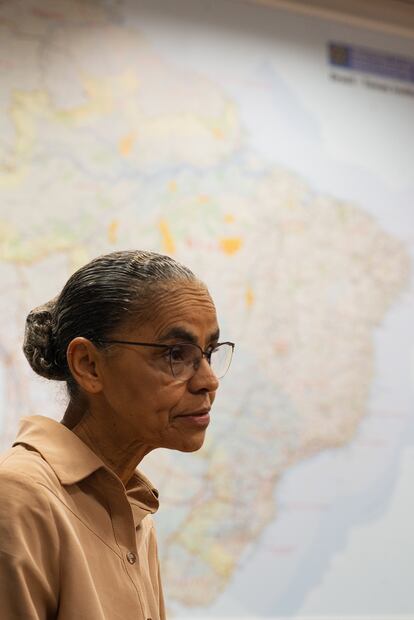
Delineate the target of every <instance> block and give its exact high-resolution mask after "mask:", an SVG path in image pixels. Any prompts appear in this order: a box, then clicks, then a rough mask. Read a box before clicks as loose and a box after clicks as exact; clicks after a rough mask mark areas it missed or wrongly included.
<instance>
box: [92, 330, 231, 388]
mask: <svg viewBox="0 0 414 620" xmlns="http://www.w3.org/2000/svg"><path fill="white" fill-rule="evenodd" d="M97 344H131V345H134V346H138V347H155V348H158V349H165V351H166V354H167V355H168V358H169V364H170V369H171V374H172V375H173V377H176V378H179V379H181V380H182V381H187V380H188V379H190V378H191V377H192V376H193V375H194V374H195V373H196V372H197V370H198V369H199V367H200V364H201V360H202V359H203V357H205V358H206V360H207V362H208V363H209V364H210V367H211V369H212V371H213V373H214V374H215V376H216V378H217V379H222V378H223V377H224V375H225V374H226V372H227V371H228V369H229V367H230V363H231V359H232V357H233V351H234V343H233V342H219V343H217V344H216V345H214V346H213V347H211V348H209V349H207V350H206V351H203V349H202V348H201V347H199V346H198V344H192V343H189V342H182V343H178V344H158V343H157V344H155V343H152V342H130V341H129V340H99V342H97Z"/></svg>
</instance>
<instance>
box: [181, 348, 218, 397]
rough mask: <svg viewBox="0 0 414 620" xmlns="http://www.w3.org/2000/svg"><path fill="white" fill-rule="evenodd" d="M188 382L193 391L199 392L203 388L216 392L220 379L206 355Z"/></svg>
mask: <svg viewBox="0 0 414 620" xmlns="http://www.w3.org/2000/svg"><path fill="white" fill-rule="evenodd" d="M188 383H189V388H190V391H192V392H193V391H194V392H199V391H201V390H203V391H206V392H215V391H216V390H217V388H218V386H219V380H218V379H217V377H216V375H215V374H214V372H213V369H212V368H211V366H210V364H209V362H208V361H207V360H206V358H205V357H203V358H202V360H201V361H200V365H199V367H198V368H197V370H196V371H195V373H194V375H193V376H192V377H191V379H190V380H189V382H188Z"/></svg>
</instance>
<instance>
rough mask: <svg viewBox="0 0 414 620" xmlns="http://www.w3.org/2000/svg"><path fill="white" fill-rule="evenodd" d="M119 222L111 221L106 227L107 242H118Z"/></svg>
mask: <svg viewBox="0 0 414 620" xmlns="http://www.w3.org/2000/svg"><path fill="white" fill-rule="evenodd" d="M118 229H119V220H112V222H111V223H110V224H109V226H108V241H109V243H116V242H117V240H118Z"/></svg>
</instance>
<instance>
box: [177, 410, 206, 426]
mask: <svg viewBox="0 0 414 620" xmlns="http://www.w3.org/2000/svg"><path fill="white" fill-rule="evenodd" d="M176 419H178V420H181V421H182V422H184V423H185V424H190V425H192V426H198V427H200V428H203V427H207V426H208V425H209V424H210V414H209V409H204V410H203V411H199V412H195V413H183V414H181V415H178V416H176Z"/></svg>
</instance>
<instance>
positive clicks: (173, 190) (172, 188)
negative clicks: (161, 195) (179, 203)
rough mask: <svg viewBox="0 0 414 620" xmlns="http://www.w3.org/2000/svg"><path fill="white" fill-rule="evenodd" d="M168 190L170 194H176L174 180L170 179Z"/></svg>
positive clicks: (176, 186) (176, 187)
mask: <svg viewBox="0 0 414 620" xmlns="http://www.w3.org/2000/svg"><path fill="white" fill-rule="evenodd" d="M168 189H169V190H170V192H176V191H177V189H178V185H177V181H174V179H172V180H171V181H170V182H169V183H168Z"/></svg>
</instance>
